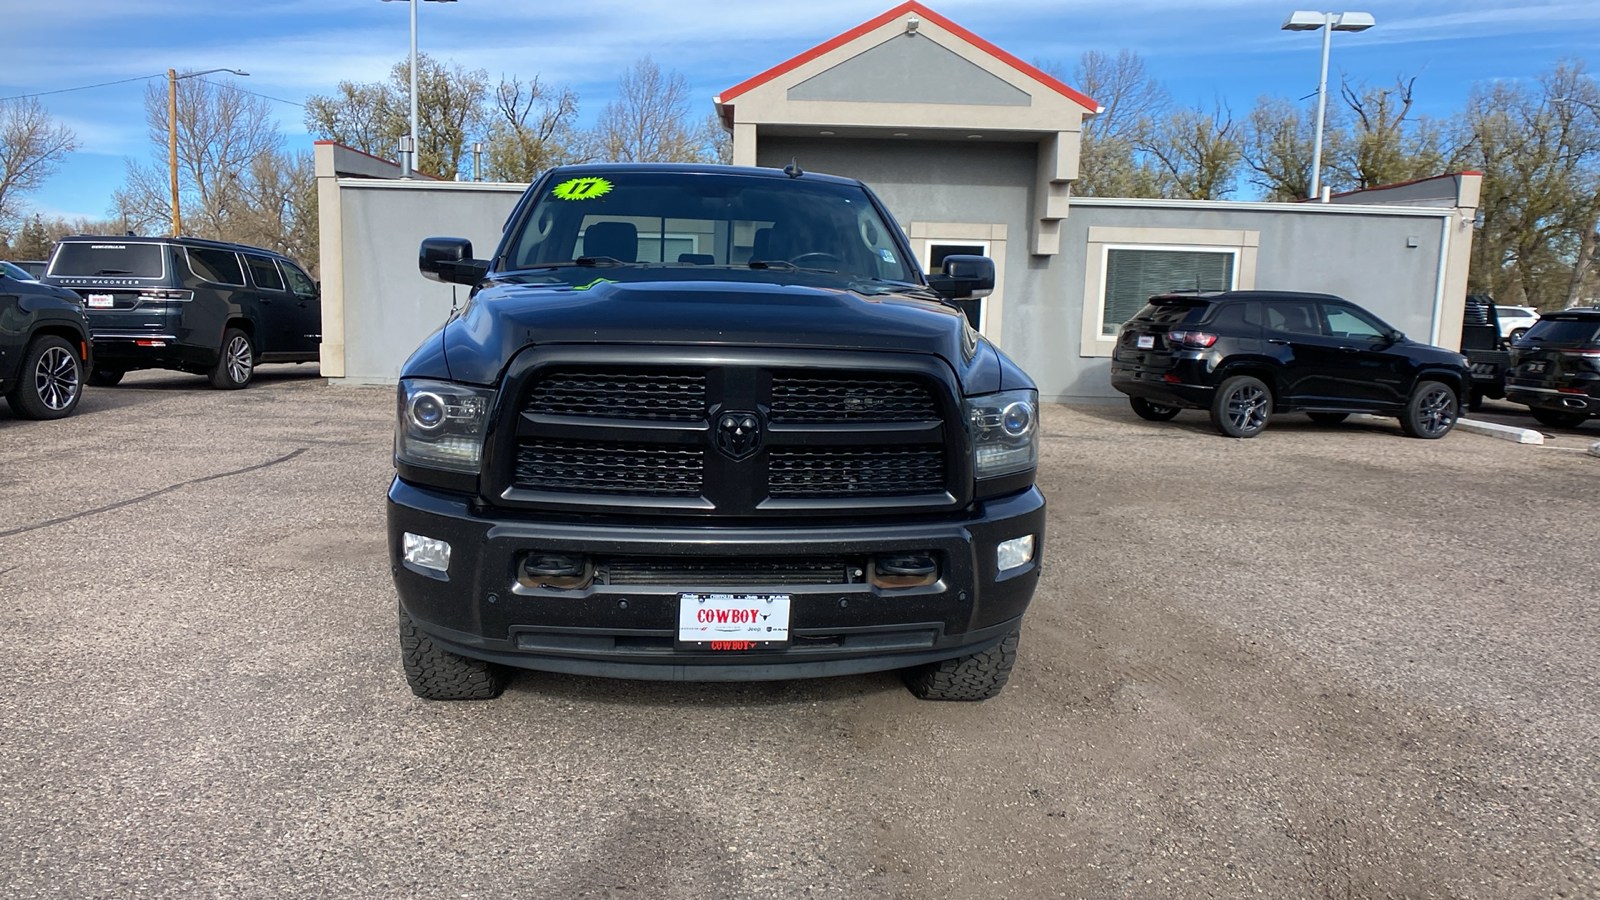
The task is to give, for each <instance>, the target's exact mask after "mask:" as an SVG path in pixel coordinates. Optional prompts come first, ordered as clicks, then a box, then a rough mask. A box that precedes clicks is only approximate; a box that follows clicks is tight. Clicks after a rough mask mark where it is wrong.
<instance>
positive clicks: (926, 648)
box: [388, 478, 1045, 681]
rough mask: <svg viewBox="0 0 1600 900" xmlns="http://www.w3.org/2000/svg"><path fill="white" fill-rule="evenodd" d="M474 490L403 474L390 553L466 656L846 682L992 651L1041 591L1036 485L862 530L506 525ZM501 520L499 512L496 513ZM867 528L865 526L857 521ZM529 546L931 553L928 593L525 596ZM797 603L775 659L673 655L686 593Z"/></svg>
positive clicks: (634, 589)
mask: <svg viewBox="0 0 1600 900" xmlns="http://www.w3.org/2000/svg"><path fill="white" fill-rule="evenodd" d="M481 512H483V510H481V509H480V508H479V507H478V506H477V505H476V504H475V503H474V502H473V501H472V500H471V498H469V497H467V496H466V495H462V494H455V493H451V492H448V491H442V490H436V489H433V488H427V487H421V486H418V485H414V484H411V483H409V482H405V481H402V480H401V479H399V478H396V479H395V480H394V483H393V484H392V485H391V487H390V490H389V503H388V516H389V555H390V561H391V568H392V570H393V573H394V579H395V588H396V590H397V592H398V593H399V596H400V604H401V606H402V608H403V609H404V610H405V612H406V614H407V615H409V616H410V617H411V618H412V620H413V621H414V622H415V623H416V624H417V627H418V628H420V629H422V630H423V631H424V632H426V633H427V634H428V635H429V636H430V637H431V638H433V639H434V640H435V641H436V642H437V643H439V644H440V646H442V647H443V648H445V649H447V650H450V651H451V652H454V653H457V654H460V655H462V656H469V657H474V658H478V659H486V660H489V661H492V662H497V663H502V664H506V665H511V666H517V667H521V668H528V669H542V670H548V671H558V672H570V673H575V674H585V675H605V676H613V677H624V678H641V679H663V680H696V681H725V680H740V681H745V680H765V679H782V678H800V677H812V676H822V675H843V674H850V673H856V672H870V671H878V670H884V669H895V668H902V667H907V666H914V665H919V664H922V663H928V662H936V661H938V660H941V659H949V658H951V657H955V656H962V655H965V654H967V653H974V652H977V651H980V650H983V649H985V648H987V647H989V646H991V645H993V644H994V643H996V642H998V641H999V640H1000V639H1002V638H1003V637H1004V636H1005V635H1006V634H1007V633H1009V632H1010V631H1011V630H1012V629H1013V628H1015V627H1016V624H1017V622H1018V620H1019V619H1020V618H1021V616H1022V614H1023V612H1024V611H1025V610H1026V609H1027V606H1028V603H1029V601H1030V600H1031V599H1032V597H1033V591H1034V588H1035V586H1036V585H1037V584H1038V580H1039V572H1040V560H1041V558H1042V555H1043V552H1044V546H1043V544H1044V527H1045V516H1044V512H1045V503H1044V497H1043V496H1042V495H1041V494H1040V493H1039V491H1038V489H1037V488H1033V487H1030V488H1028V489H1027V490H1025V491H1022V492H1020V493H1018V494H1014V495H1011V496H1009V497H1004V498H1000V499H998V500H988V501H979V502H978V503H977V504H976V512H975V513H973V514H970V515H963V516H958V517H949V518H944V519H932V520H893V519H891V520H887V521H882V522H878V521H872V520H868V521H866V523H865V524H850V525H845V526H823V525H804V524H802V525H748V526H747V525H739V526H728V525H712V524H694V523H688V524H680V523H674V524H664V523H659V522H657V523H654V524H652V522H651V520H649V519H643V520H638V521H634V520H624V519H622V518H621V517H616V518H611V519H608V520H607V521H606V522H605V523H604V524H591V523H578V522H572V523H567V522H551V521H541V520H530V519H509V518H507V519H498V518H491V517H490V516H489V515H482V514H480V513H481ZM490 512H491V513H492V511H490ZM856 521H857V522H860V521H861V520H860V519H857V520H856ZM406 532H411V533H413V534H418V535H423V536H426V537H430V538H434V539H437V540H443V541H447V542H449V544H450V546H451V555H450V562H449V570H448V573H439V572H432V571H430V570H426V569H422V568H419V567H414V566H412V565H410V564H408V563H406V562H405V561H404V559H403V554H402V549H401V541H402V536H403V535H404V534H405V533H406ZM1029 534H1031V535H1035V536H1036V538H1035V541H1036V543H1035V547H1034V556H1033V559H1032V560H1031V561H1030V562H1028V563H1026V564H1024V565H1022V566H1019V567H1017V568H1015V569H1012V570H1009V571H1007V572H1005V573H1003V574H1002V573H1000V572H999V571H998V569H997V563H996V559H995V548H996V546H997V545H998V544H999V543H1001V542H1002V541H1006V540H1010V539H1012V538H1018V537H1023V536H1025V535H1029ZM530 550H542V551H552V552H564V553H588V554H597V555H605V556H608V557H630V558H663V557H675V558H686V557H687V558H691V559H692V560H694V561H699V562H706V563H712V562H717V561H732V562H737V561H739V560H741V559H752V558H771V557H775V556H781V557H786V558H801V559H803V558H814V557H830V558H833V557H864V556H871V555H872V554H875V553H880V552H906V551H924V552H930V553H932V554H934V555H935V557H936V558H937V559H938V560H939V562H940V571H939V577H938V579H937V580H936V581H935V582H934V583H933V584H931V585H927V586H923V587H908V588H879V587H874V586H872V585H869V584H866V583H864V582H861V583H850V584H789V585H783V584H765V585H763V584H748V585H746V584H739V585H731V586H730V585H727V584H723V583H718V584H715V585H714V586H711V585H704V584H694V583H674V584H627V585H603V584H598V583H596V584H593V585H590V586H589V587H587V588H584V589H580V590H556V589H551V588H545V587H530V586H527V585H525V584H523V583H521V582H519V581H518V580H517V578H516V572H517V566H518V565H519V563H520V560H521V558H522V556H523V555H524V554H525V553H527V552H528V551H530ZM687 592H700V593H769V594H776V593H781V594H788V595H790V596H791V598H792V603H791V615H790V635H791V640H790V643H789V645H788V646H787V647H785V648H783V649H775V650H747V651H732V652H730V651H702V650H693V649H680V648H678V647H676V646H675V638H676V635H677V620H678V594H679V593H687Z"/></svg>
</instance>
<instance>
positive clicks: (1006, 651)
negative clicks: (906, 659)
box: [905, 629, 1020, 700]
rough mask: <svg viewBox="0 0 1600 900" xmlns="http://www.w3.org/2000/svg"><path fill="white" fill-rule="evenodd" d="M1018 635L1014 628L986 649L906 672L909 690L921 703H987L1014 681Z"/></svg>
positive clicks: (1018, 631) (1018, 632)
mask: <svg viewBox="0 0 1600 900" xmlns="http://www.w3.org/2000/svg"><path fill="white" fill-rule="evenodd" d="M1019 634H1020V630H1015V629H1014V630H1013V631H1012V632H1011V633H1010V634H1008V635H1006V636H1005V637H1004V638H1002V639H1001V640H1000V643H998V644H995V645H994V646H993V647H990V648H989V649H987V650H983V651H980V652H978V653H972V654H969V655H967V656H958V657H956V658H955V659H947V660H944V661H943V662H936V663H933V664H932V665H926V666H918V667H916V668H914V669H907V670H906V672H905V679H906V687H907V688H910V689H911V693H913V694H915V695H916V696H917V697H918V698H919V699H922V700H988V699H989V698H990V697H993V696H995V695H997V694H999V693H1000V689H1001V688H1003V687H1005V686H1006V682H1007V681H1009V680H1011V667H1012V666H1014V665H1016V663H1017V637H1018V635H1019Z"/></svg>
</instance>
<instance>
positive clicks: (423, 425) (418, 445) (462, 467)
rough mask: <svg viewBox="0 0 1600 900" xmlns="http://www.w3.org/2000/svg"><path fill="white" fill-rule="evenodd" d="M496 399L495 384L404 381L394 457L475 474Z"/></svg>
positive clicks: (423, 380)
mask: <svg viewBox="0 0 1600 900" xmlns="http://www.w3.org/2000/svg"><path fill="white" fill-rule="evenodd" d="M493 400H494V390H493V389H491V388H480V387H471V386H469V385H464V384H452V383H451V382H448V381H428V380H425V379H421V378H413V379H408V380H406V381H402V382H400V396H399V401H400V408H399V417H400V420H399V422H398V423H396V426H395V439H394V454H395V456H396V457H397V458H398V459H400V460H401V461H403V462H408V463H411V464H413V465H418V466H428V467H429V468H434V469H447V470H449V471H451V472H466V473H468V474H472V475H476V474H477V473H478V462H479V460H481V459H482V458H483V432H484V425H485V424H486V423H487V422H488V420H489V406H490V404H491V402H492V401H493Z"/></svg>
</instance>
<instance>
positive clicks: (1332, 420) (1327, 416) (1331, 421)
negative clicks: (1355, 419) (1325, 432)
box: [1306, 412, 1350, 425]
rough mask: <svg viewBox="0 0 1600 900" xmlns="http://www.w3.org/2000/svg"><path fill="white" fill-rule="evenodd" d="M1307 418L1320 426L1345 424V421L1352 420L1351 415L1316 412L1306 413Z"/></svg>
mask: <svg viewBox="0 0 1600 900" xmlns="http://www.w3.org/2000/svg"><path fill="white" fill-rule="evenodd" d="M1306 418H1308V419H1310V420H1311V421H1313V422H1315V423H1317V424H1318V425H1337V424H1339V423H1340V422H1343V421H1344V420H1345V419H1348V418H1350V414H1349V413H1336V412H1314V413H1306Z"/></svg>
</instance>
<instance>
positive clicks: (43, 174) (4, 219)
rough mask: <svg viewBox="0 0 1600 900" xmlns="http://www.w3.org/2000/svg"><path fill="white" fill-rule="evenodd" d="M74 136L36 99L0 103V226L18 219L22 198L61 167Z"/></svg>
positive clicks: (73, 143)
mask: <svg viewBox="0 0 1600 900" xmlns="http://www.w3.org/2000/svg"><path fill="white" fill-rule="evenodd" d="M76 147H77V138H76V137H75V136H74V135H73V133H72V130H71V129H69V128H67V127H66V126H65V125H57V124H56V123H55V122H54V121H53V120H52V119H51V118H50V114H49V113H48V112H46V111H45V108H44V106H42V105H41V104H40V103H39V101H38V99H37V98H34V97H24V98H21V99H18V100H7V101H4V102H0V229H5V228H7V227H8V226H10V225H12V224H14V223H16V222H17V220H18V219H20V218H21V200H22V198H23V197H25V196H27V195H28V194H30V193H32V192H33V191H36V190H38V189H39V187H40V186H41V185H42V184H44V182H45V180H46V179H48V178H49V177H50V176H52V175H54V174H55V173H56V171H57V170H58V169H59V168H60V165H61V159H62V157H64V156H66V155H67V154H68V153H70V152H71V151H72V150H73V149H75V148H76Z"/></svg>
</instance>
